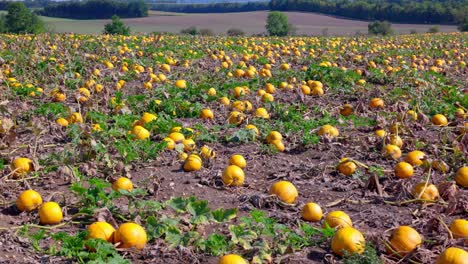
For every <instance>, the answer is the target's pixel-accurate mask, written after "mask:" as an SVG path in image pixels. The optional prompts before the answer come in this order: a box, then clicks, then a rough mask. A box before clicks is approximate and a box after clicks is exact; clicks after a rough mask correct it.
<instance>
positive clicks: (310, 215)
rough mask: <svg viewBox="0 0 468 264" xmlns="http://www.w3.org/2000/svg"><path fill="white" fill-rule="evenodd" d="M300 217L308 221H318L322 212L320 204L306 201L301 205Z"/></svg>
mask: <svg viewBox="0 0 468 264" xmlns="http://www.w3.org/2000/svg"><path fill="white" fill-rule="evenodd" d="M301 214H302V219H304V220H306V221H310V222H318V221H320V219H322V216H323V213H322V208H321V207H320V205H318V204H316V203H306V204H305V205H304V207H302V212H301Z"/></svg>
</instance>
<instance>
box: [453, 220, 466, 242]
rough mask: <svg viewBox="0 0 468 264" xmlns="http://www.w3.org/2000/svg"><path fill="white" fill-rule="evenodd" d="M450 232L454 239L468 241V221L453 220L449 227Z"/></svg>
mask: <svg viewBox="0 0 468 264" xmlns="http://www.w3.org/2000/svg"><path fill="white" fill-rule="evenodd" d="M450 232H452V235H453V237H454V238H466V239H468V221H467V220H464V219H455V220H453V222H452V224H451V225H450Z"/></svg>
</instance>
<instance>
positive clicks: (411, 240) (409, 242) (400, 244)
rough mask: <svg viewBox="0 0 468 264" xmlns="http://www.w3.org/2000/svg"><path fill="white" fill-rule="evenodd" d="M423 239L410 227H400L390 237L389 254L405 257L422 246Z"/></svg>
mask: <svg viewBox="0 0 468 264" xmlns="http://www.w3.org/2000/svg"><path fill="white" fill-rule="evenodd" d="M421 243H422V238H421V236H420V235H419V233H418V231H416V230H414V229H413V228H412V227H410V226H399V227H397V228H395V229H394V230H393V232H392V235H391V236H390V246H391V249H390V248H387V251H388V253H390V254H391V253H393V252H396V253H397V254H398V255H399V256H405V255H406V254H408V253H409V252H411V251H413V250H414V249H415V248H416V247H418V246H419V245H421Z"/></svg>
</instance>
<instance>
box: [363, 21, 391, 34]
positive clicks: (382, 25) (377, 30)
mask: <svg viewBox="0 0 468 264" xmlns="http://www.w3.org/2000/svg"><path fill="white" fill-rule="evenodd" d="M367 29H368V31H369V34H372V35H383V36H386V35H391V34H393V29H392V25H391V24H390V23H388V22H387V21H375V22H372V23H369V25H367Z"/></svg>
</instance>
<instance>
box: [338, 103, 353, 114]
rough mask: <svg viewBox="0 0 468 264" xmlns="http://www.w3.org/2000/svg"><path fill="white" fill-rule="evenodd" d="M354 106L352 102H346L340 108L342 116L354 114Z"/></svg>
mask: <svg viewBox="0 0 468 264" xmlns="http://www.w3.org/2000/svg"><path fill="white" fill-rule="evenodd" d="M353 111H354V110H353V106H352V105H350V104H345V105H343V106H342V107H341V108H340V115H342V116H350V115H352V114H353Z"/></svg>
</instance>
